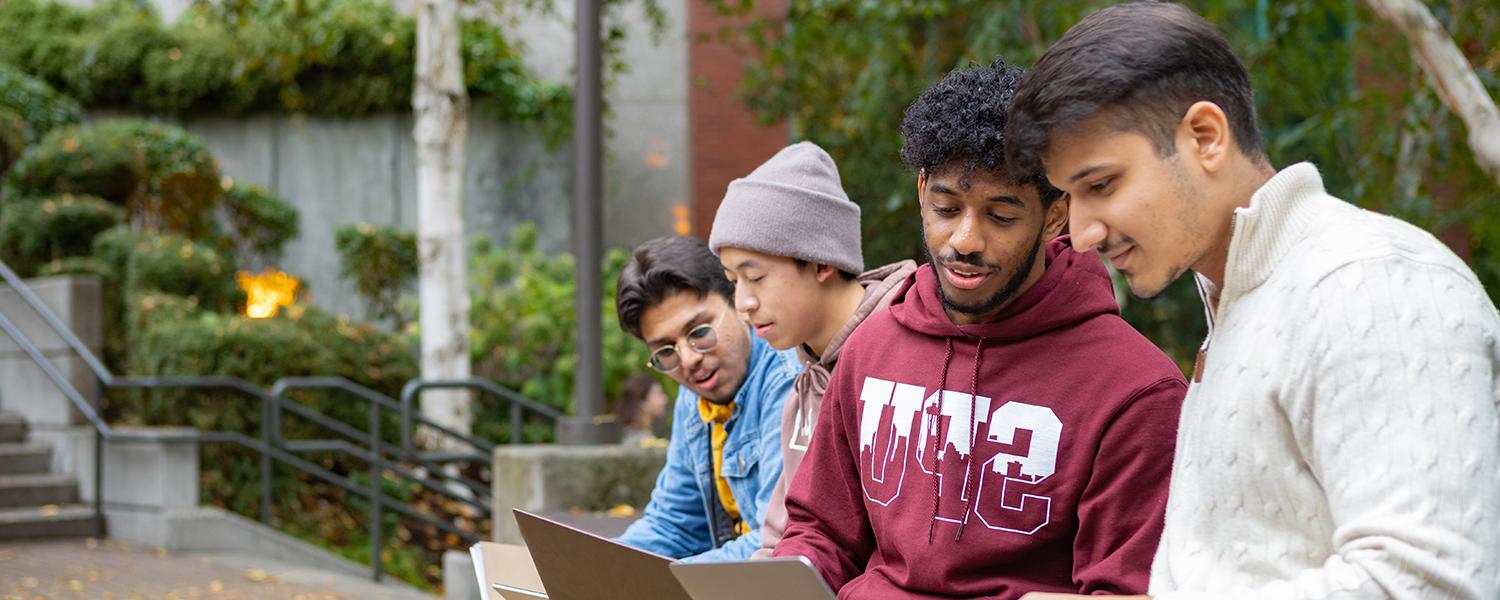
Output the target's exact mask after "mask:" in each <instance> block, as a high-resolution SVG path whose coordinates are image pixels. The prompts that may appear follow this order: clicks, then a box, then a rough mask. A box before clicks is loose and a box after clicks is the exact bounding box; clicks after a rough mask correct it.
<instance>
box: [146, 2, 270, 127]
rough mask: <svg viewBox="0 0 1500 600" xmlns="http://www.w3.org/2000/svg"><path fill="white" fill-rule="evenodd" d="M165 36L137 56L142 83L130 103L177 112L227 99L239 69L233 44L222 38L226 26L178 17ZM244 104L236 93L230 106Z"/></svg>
mask: <svg viewBox="0 0 1500 600" xmlns="http://www.w3.org/2000/svg"><path fill="white" fill-rule="evenodd" d="M168 36H169V37H170V38H171V41H170V43H167V44H164V45H162V46H160V47H156V48H152V49H151V50H150V51H148V52H146V53H145V55H144V56H143V57H142V59H141V80H142V84H141V87H140V93H139V94H138V95H136V96H135V97H134V101H135V102H134V104H135V105H136V106H138V107H140V108H141V109H143V110H144V111H146V112H150V113H157V114H182V113H185V112H187V111H188V110H189V109H191V108H192V107H193V104H194V103H195V102H198V103H202V104H203V105H212V104H214V103H229V102H230V101H231V98H230V93H229V91H230V89H231V88H232V87H233V84H234V74H235V73H236V71H237V70H243V67H242V66H241V65H240V64H238V63H237V61H236V57H235V48H234V46H231V45H229V44H225V43H224V40H225V39H228V38H229V37H230V33H229V31H227V30H226V29H225V28H224V27H223V26H222V25H221V24H217V23H210V22H209V21H207V20H206V19H198V20H183V21H180V22H178V24H177V25H176V26H175V27H173V28H172V29H171V30H170V33H169V34H168ZM252 100H253V99H252ZM248 104H249V102H247V101H245V100H243V99H239V100H238V101H236V102H234V104H233V105H232V106H237V107H238V108H239V110H236V111H232V112H239V111H241V110H243V108H244V107H245V106H247V105H248Z"/></svg>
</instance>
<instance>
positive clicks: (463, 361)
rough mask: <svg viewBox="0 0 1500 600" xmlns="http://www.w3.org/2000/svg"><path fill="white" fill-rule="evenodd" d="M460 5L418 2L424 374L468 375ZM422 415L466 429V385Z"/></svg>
mask: <svg viewBox="0 0 1500 600" xmlns="http://www.w3.org/2000/svg"><path fill="white" fill-rule="evenodd" d="M458 3H459V2H458V0H419V1H418V2H417V6H416V8H417V11H416V12H417V48H416V50H417V62H416V71H415V72H414V79H415V82H416V84H415V89H414V90H413V91H412V110H413V112H414V113H415V116H416V119H415V120H416V126H415V129H414V131H413V135H414V136H415V137H416V143H417V252H418V265H419V269H418V270H419V275H418V281H417V292H418V296H419V299H420V302H421V308H420V315H419V320H420V325H421V330H422V362H421V366H422V377H423V378H424V379H459V378H466V377H468V376H469V360H470V359H469V294H468V290H467V280H466V273H467V265H466V262H467V259H466V257H465V248H464V228H463V182H464V156H465V155H464V147H465V145H466V144H465V143H466V141H467V139H468V113H469V96H468V92H467V90H466V89H465V88H464V78H463V57H462V55H461V54H460V53H459V18H458ZM422 415H423V416H424V417H427V418H428V419H430V420H432V421H434V422H436V423H439V424H441V425H443V426H445V427H448V428H450V429H453V430H454V431H458V432H460V433H468V432H469V424H470V422H471V421H472V420H473V410H472V408H471V407H470V394H469V392H468V391H466V390H431V391H427V392H424V393H423V394H422ZM429 433H430V432H429ZM444 445H447V444H444Z"/></svg>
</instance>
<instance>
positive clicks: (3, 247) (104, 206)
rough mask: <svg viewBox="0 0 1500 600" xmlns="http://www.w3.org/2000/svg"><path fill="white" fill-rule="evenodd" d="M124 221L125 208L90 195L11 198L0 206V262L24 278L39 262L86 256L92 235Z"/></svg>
mask: <svg viewBox="0 0 1500 600" xmlns="http://www.w3.org/2000/svg"><path fill="white" fill-rule="evenodd" d="M125 218H126V217H125V210H124V209H121V208H120V207H118V206H115V205H113V204H110V203H109V202H106V201H104V200H102V199H100V198H96V197H93V196H74V195H71V194H64V195H61V196H55V197H50V198H37V199H12V200H10V201H8V202H5V203H4V204H3V205H0V260H4V261H5V262H6V263H7V264H9V265H11V267H12V268H15V269H16V270H17V271H18V272H20V273H21V274H23V275H25V274H30V273H32V272H33V271H34V270H35V269H36V267H37V266H38V265H39V264H41V263H45V262H48V261H52V260H56V259H60V258H67V257H74V256H88V255H89V254H90V253H91V252H92V250H93V239H94V236H95V235H98V234H99V233H100V232H103V231H105V230H108V229H110V228H113V227H115V226H117V225H119V224H121V223H124V222H125Z"/></svg>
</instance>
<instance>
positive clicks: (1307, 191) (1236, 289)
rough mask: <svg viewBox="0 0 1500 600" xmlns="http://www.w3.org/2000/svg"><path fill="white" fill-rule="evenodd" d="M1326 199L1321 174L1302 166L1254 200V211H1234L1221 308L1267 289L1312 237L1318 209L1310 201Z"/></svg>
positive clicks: (1283, 174)
mask: <svg viewBox="0 0 1500 600" xmlns="http://www.w3.org/2000/svg"><path fill="white" fill-rule="evenodd" d="M1324 195H1326V192H1325V191H1324V189H1323V178H1322V176H1320V175H1319V174H1318V168H1317V167H1316V166H1313V164H1312V163H1307V162H1302V163H1297V164H1294V165H1292V166H1289V167H1287V168H1285V169H1282V170H1281V171H1280V172H1278V173H1276V175H1275V176H1273V177H1271V179H1270V180H1269V181H1266V183H1265V185H1263V186H1261V188H1260V189H1259V190H1256V192H1255V195H1253V196H1251V197H1250V205H1249V206H1245V207H1241V208H1237V209H1235V210H1234V227H1233V230H1232V232H1231V234H1230V238H1229V256H1228V257H1227V260H1226V262H1225V264H1224V286H1223V289H1222V290H1220V297H1219V302H1220V303H1221V304H1222V303H1225V302H1227V301H1229V299H1230V298H1231V297H1233V296H1238V295H1240V294H1244V293H1246V292H1249V291H1250V290H1253V289H1255V288H1256V287H1258V286H1260V284H1262V283H1265V282H1266V280H1267V279H1269V278H1270V277H1271V273H1272V272H1274V271H1275V270H1276V267H1277V266H1279V265H1280V264H1281V262H1282V260H1283V259H1284V258H1286V255H1287V254H1288V253H1290V252H1291V250H1292V248H1293V247H1295V246H1296V245H1297V243H1298V242H1300V241H1302V240H1303V239H1305V238H1306V237H1308V236H1309V235H1311V234H1312V232H1313V231H1314V228H1315V227H1316V226H1317V222H1316V215H1315V214H1314V213H1315V209H1314V207H1313V205H1312V203H1310V202H1306V200H1308V199H1310V198H1313V197H1319V196H1324Z"/></svg>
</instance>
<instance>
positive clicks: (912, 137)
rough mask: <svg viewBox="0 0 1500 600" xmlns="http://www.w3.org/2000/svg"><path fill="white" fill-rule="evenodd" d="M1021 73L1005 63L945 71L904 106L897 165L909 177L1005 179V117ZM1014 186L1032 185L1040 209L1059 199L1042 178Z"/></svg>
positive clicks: (1056, 193)
mask: <svg viewBox="0 0 1500 600" xmlns="http://www.w3.org/2000/svg"><path fill="white" fill-rule="evenodd" d="M1024 74H1025V71H1023V70H1022V69H1021V68H1019V67H1014V66H1011V65H1009V64H1006V62H1005V59H1003V58H996V59H995V62H992V63H990V65H989V66H987V67H978V66H976V67H972V68H968V69H954V70H953V71H952V72H949V73H948V75H947V76H946V77H944V78H943V80H942V81H940V82H938V84H937V85H934V86H932V87H931V88H928V89H927V91H925V92H922V95H921V96H919V97H918V98H917V101H916V102H913V103H912V104H911V106H909V107H907V109H906V116H905V118H904V119H902V121H901V137H902V138H903V140H904V141H903V143H902V145H901V162H902V163H904V164H905V165H906V168H907V169H910V170H911V171H912V172H917V171H926V172H928V173H942V172H944V171H946V170H947V169H952V168H961V169H963V173H964V174H969V173H973V172H974V171H976V170H981V169H982V170H984V171H987V172H990V173H996V174H1000V175H1002V176H1008V175H1009V173H1008V172H1007V171H1006V169H1005V125H1006V117H1007V113H1008V112H1009V109H1010V103H1011V99H1012V98H1014V97H1015V95H1016V88H1017V87H1019V86H1020V83H1021V77H1022V75H1024ZM1017 183H1020V184H1023V185H1034V186H1036V188H1037V192H1038V195H1039V196H1041V198H1042V204H1043V205H1050V204H1052V202H1053V201H1054V200H1056V199H1058V198H1059V197H1061V196H1062V192H1059V191H1058V190H1057V189H1056V188H1053V187H1052V186H1051V185H1050V184H1048V183H1047V181H1046V180H1045V179H1041V178H1038V177H1029V178H1024V179H1023V180H1020V181H1017Z"/></svg>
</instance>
